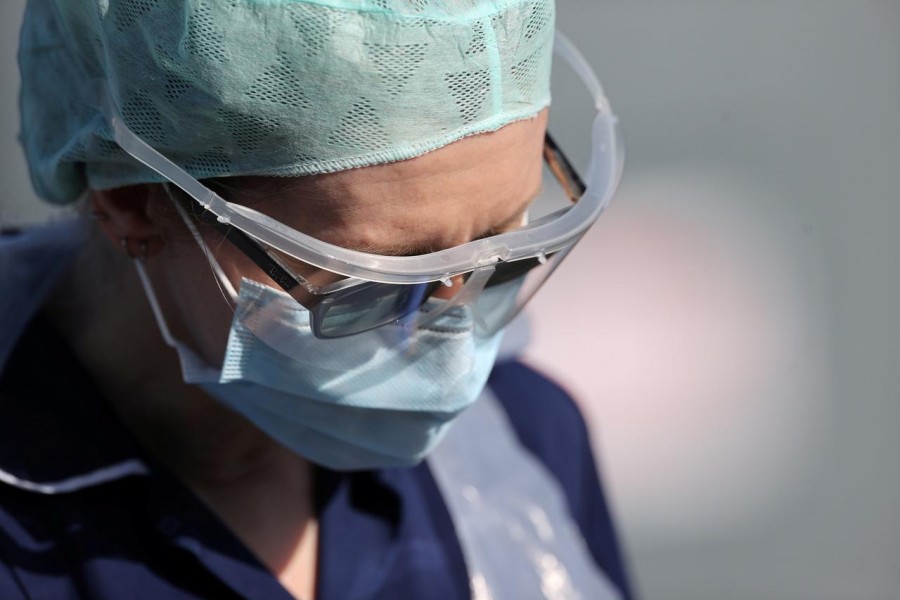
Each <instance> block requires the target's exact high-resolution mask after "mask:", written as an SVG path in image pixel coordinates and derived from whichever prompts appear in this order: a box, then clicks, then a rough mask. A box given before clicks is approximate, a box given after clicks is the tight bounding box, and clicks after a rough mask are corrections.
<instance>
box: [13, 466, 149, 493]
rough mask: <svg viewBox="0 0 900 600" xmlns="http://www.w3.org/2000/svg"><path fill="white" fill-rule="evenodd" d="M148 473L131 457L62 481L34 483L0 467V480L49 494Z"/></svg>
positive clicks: (27, 489)
mask: <svg viewBox="0 0 900 600" xmlns="http://www.w3.org/2000/svg"><path fill="white" fill-rule="evenodd" d="M149 473H150V470H149V469H148V468H147V466H146V465H145V464H144V463H142V462H141V461H139V460H137V459H131V460H126V461H124V462H120V463H116V464H114V465H110V466H108V467H103V468H102V469H97V470H96V471H92V472H90V473H87V474H85V475H76V476H75V477H69V478H68V479H63V480H62V481H53V482H50V483H35V482H33V481H28V480H25V479H20V478H19V477H16V476H15V475H13V474H12V473H8V472H6V471H3V470H2V469H0V482H2V483H5V484H7V485H11V486H13V487H17V488H19V489H21V490H25V491H27V492H35V493H37V494H46V495H48V496H50V495H54V494H67V493H69V492H77V491H79V490H82V489H85V488H89V487H93V486H95V485H100V484H102V483H109V482H110V481H115V480H116V479H122V478H123V477H128V476H129V475H148V474H149Z"/></svg>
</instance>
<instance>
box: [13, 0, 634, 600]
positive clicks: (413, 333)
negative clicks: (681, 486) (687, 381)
mask: <svg viewBox="0 0 900 600" xmlns="http://www.w3.org/2000/svg"><path fill="white" fill-rule="evenodd" d="M553 22H554V6H553V4H552V2H551V1H550V0H504V1H500V0H359V1H357V2H347V1H345V0H297V1H290V2H279V1H273V2H250V1H248V0H232V1H230V2H212V1H210V0H111V1H110V0H105V1H100V0H96V1H85V2H78V3H75V2H63V1H61V0H29V2H28V6H27V10H26V15H25V21H24V26H23V30H22V37H21V46H20V54H19V58H20V66H21V73H22V103H21V112H22V142H23V145H24V149H25V153H26V156H27V159H28V164H29V167H30V170H31V175H32V180H33V182H34V187H35V189H36V191H37V192H38V194H39V195H40V196H42V197H43V198H44V199H46V200H48V201H50V202H54V203H58V204H74V205H75V206H76V207H78V208H77V209H76V211H75V213H76V214H75V216H73V218H71V219H67V220H63V221H60V222H56V223H51V224H49V225H47V226H45V227H41V228H37V229H33V230H29V231H24V232H20V233H18V234H10V235H7V236H4V237H3V241H2V245H0V282H2V283H0V286H2V288H3V290H4V292H3V294H2V296H3V299H2V300H0V324H2V329H0V331H2V335H0V368H2V375H0V597H2V598H4V599H7V598H10V599H12V598H37V597H42V598H122V597H135V598H266V599H269V598H289V597H294V598H304V599H312V598H316V599H320V600H321V599H332V598H334V599H344V600H347V599H356V598H358V599H369V598H372V599H374V598H379V599H388V598H391V599H396V598H414V599H430V598H435V599H438V598H440V599H450V598H470V597H474V598H488V597H490V598H544V597H546V598H576V597H582V598H588V597H589V598H598V599H599V598H629V597H631V592H630V589H629V584H628V580H627V577H626V574H625V569H624V567H623V561H622V558H621V553H620V550H619V548H618V544H617V542H616V536H615V533H614V528H613V525H612V520H611V518H610V513H609V511H608V509H607V506H606V503H605V500H604V496H603V493H602V490H601V487H600V484H599V480H598V476H597V470H596V465H595V463H594V460H593V458H592V456H591V451H590V444H589V438H588V435H587V432H586V428H585V425H584V423H583V421H582V419H581V416H580V414H579V413H578V410H577V408H576V406H575V404H574V403H573V402H572V400H571V399H570V398H569V397H568V396H567V395H566V394H565V392H564V391H562V389H561V388H560V387H558V386H557V385H555V384H554V383H552V382H550V381H549V380H548V379H546V378H545V377H543V376H542V375H540V374H539V373H537V372H536V371H534V370H532V369H531V368H529V367H527V366H525V365H524V364H523V363H522V362H520V361H518V360H517V352H518V351H520V350H521V347H520V346H521V343H520V341H517V340H519V339H520V338H521V337H522V335H521V330H519V329H517V328H518V327H520V326H519V325H511V326H510V328H511V330H510V331H509V332H507V336H506V340H505V345H504V346H503V349H502V350H501V343H502V337H503V336H502V333H503V331H504V329H505V328H507V326H508V325H509V323H510V321H512V320H513V318H514V317H515V316H516V315H517V314H518V313H519V311H520V309H521V308H522V306H523V304H524V303H525V302H526V301H527V300H528V299H529V298H530V297H531V295H532V294H533V292H534V290H535V289H537V287H539V286H540V285H541V284H542V283H543V282H544V280H546V278H547V277H548V276H549V275H550V273H551V272H552V271H553V269H554V268H555V267H556V266H557V265H558V264H559V262H560V261H561V260H562V259H563V258H564V256H565V255H566V253H567V252H568V251H569V250H570V249H571V247H572V246H573V245H574V243H575V242H577V240H578V239H579V238H580V237H581V236H582V235H583V234H584V232H585V231H586V230H587V228H588V227H590V225H591V224H592V223H593V221H594V220H596V218H597V216H598V215H599V213H600V211H601V210H602V208H603V206H605V203H606V202H608V200H609V197H610V196H611V194H612V192H613V191H614V189H615V185H616V183H617V181H618V174H619V171H618V169H619V168H620V165H619V164H618V161H620V159H621V157H620V153H619V152H618V150H617V146H616V144H615V143H614V142H615V139H614V136H615V130H614V127H612V125H611V123H612V117H611V115H610V114H609V113H608V110H605V107H604V105H603V104H602V102H600V100H602V99H603V97H602V93H600V94H599V95H596V94H595V100H597V102H598V107H599V109H600V112H601V114H600V116H599V117H598V119H597V121H596V122H595V124H594V128H593V130H592V131H593V132H594V138H595V139H594V144H595V147H598V148H599V151H598V152H595V156H594V157H593V158H592V161H593V162H592V168H591V170H590V171H591V173H590V177H589V178H588V181H587V184H586V185H585V183H584V182H582V180H581V179H580V177H579V175H578V174H577V173H576V171H575V170H574V169H573V168H572V167H571V165H570V164H569V162H568V161H567V159H566V158H565V156H564V154H563V153H562V151H561V150H560V148H559V147H558V146H557V145H556V143H555V141H554V140H553V138H552V137H550V136H549V134H548V133H547V119H548V107H549V103H550V96H549V87H550V76H549V74H550V65H551V60H552V58H551V57H552V49H553V46H554V28H553ZM560 43H563V42H560V41H559V40H557V45H559V44H560ZM569 55H570V56H575V55H574V54H573V51H570V52H569ZM573 60H574V59H573ZM573 64H575V65H576V66H577V65H579V64H581V63H579V62H578V61H577V60H575V61H574V63H573ZM582 66H583V65H582ZM598 89H599V88H598ZM604 136H605V137H604ZM598 139H599V142H598ZM545 162H546V163H547V164H548V165H549V167H550V170H551V171H552V173H553V174H554V175H555V176H556V177H555V178H554V177H549V179H550V180H551V181H558V185H559V186H560V189H561V190H562V192H561V196H560V197H562V198H563V199H564V205H565V206H564V208H562V209H560V210H556V209H553V210H549V211H545V212H546V214H541V211H540V210H539V207H538V206H537V203H536V201H535V198H538V197H542V192H541V190H542V188H543V189H545V190H546V188H547V187H548V185H549V183H548V181H547V179H548V178H545V175H544V166H543V165H544V163H545ZM585 188H586V189H585ZM89 217H90V218H89ZM516 322H520V321H516ZM498 356H499V358H498ZM476 400H477V402H476ZM426 457H427V459H426Z"/></svg>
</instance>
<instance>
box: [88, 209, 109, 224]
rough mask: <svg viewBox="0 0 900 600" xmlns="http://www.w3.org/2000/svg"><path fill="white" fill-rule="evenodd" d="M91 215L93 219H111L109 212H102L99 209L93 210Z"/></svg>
mask: <svg viewBox="0 0 900 600" xmlns="http://www.w3.org/2000/svg"><path fill="white" fill-rule="evenodd" d="M90 217H91V220H93V221H106V220H108V219H109V215H108V214H106V213H105V212H100V211H99V210H92V211H91V214H90Z"/></svg>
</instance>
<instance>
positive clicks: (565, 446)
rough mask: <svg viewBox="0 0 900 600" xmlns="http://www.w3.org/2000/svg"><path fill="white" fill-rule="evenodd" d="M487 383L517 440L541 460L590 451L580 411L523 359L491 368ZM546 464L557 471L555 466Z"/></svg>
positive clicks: (564, 391)
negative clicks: (507, 418)
mask: <svg viewBox="0 0 900 600" xmlns="http://www.w3.org/2000/svg"><path fill="white" fill-rule="evenodd" d="M488 385H489V386H490V388H491V390H492V391H493V392H494V394H495V395H496V396H497V398H498V399H499V400H500V403H501V404H502V405H503V408H504V410H505V411H506V414H507V416H508V417H509V420H510V422H511V424H512V426H513V428H514V429H515V431H516V434H517V435H518V437H519V441H520V442H521V443H522V444H523V445H524V446H525V447H526V448H528V449H529V450H530V451H532V452H533V453H534V454H536V455H537V456H538V457H539V458H541V459H542V461H543V462H545V463H547V462H551V463H557V462H559V461H560V460H562V461H571V460H572V459H573V458H576V457H577V456H583V455H584V454H585V453H590V437H589V436H588V431H587V426H586V425H585V421H584V417H583V416H582V413H581V410H580V409H579V408H578V405H577V404H576V403H575V401H574V400H573V398H572V396H571V395H570V394H569V393H568V392H567V391H566V390H565V389H564V388H563V387H561V386H560V385H559V384H557V383H556V382H554V381H553V380H551V379H550V378H548V377H547V376H545V375H543V374H542V373H540V372H538V371H537V370H535V369H534V368H532V367H530V366H528V365H526V364H524V363H522V362H519V361H508V362H503V363H500V364H498V365H497V366H496V367H494V371H493V372H492V373H491V377H490V379H489V380H488ZM547 466H548V467H550V470H551V471H552V472H557V470H556V469H554V468H553V467H554V466H557V465H555V464H554V465H547ZM559 466H560V467H564V465H559Z"/></svg>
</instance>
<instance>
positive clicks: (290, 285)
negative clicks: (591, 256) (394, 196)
mask: <svg viewBox="0 0 900 600" xmlns="http://www.w3.org/2000/svg"><path fill="white" fill-rule="evenodd" d="M543 157H544V162H545V164H546V165H547V167H548V168H549V170H550V172H551V173H553V175H554V176H555V177H556V179H557V181H558V182H559V184H560V185H561V187H562V189H563V191H564V192H565V194H566V196H567V197H568V198H569V200H570V201H571V202H572V203H575V202H578V201H579V200H580V199H581V197H582V196H583V195H584V192H585V189H586V186H585V184H584V181H583V180H582V179H581V177H580V176H579V174H578V173H577V171H576V170H575V168H574V167H573V166H572V164H571V162H570V161H569V159H568V158H567V157H566V155H565V154H564V153H563V151H562V150H561V149H560V147H559V145H558V144H557V143H556V142H555V141H554V139H553V137H552V136H551V135H550V133H547V134H546V135H545V138H544V150H543ZM166 189H167V190H168V191H169V195H170V197H171V198H172V199H173V200H174V201H176V202H178V204H179V205H180V206H181V208H182V209H183V210H184V212H185V213H187V214H188V215H191V216H193V217H194V218H196V219H197V220H199V221H200V222H202V223H205V224H207V225H211V226H212V227H213V228H214V229H215V230H216V231H217V232H218V233H220V234H221V235H222V236H223V238H224V239H225V240H227V241H228V242H229V243H231V244H232V245H233V246H234V247H235V248H236V249H237V250H239V251H240V252H241V253H242V254H244V255H245V256H246V257H247V258H249V259H250V260H251V261H252V262H253V263H254V264H256V266H257V267H259V268H260V269H261V270H262V272H263V273H265V274H266V275H267V276H268V277H269V278H270V279H271V280H272V281H274V282H275V283H276V284H278V286H279V287H281V289H283V290H284V291H285V292H287V294H288V295H290V296H291V297H292V298H293V299H294V300H296V301H297V302H298V303H299V304H300V305H301V306H303V307H304V308H306V309H307V310H309V311H310V314H311V318H310V324H311V326H312V330H313V333H314V334H315V335H316V336H317V337H320V338H337V337H345V336H349V335H355V334H357V333H362V332H364V331H368V330H370V329H374V328H376V327H381V326H382V325H385V324H387V323H391V322H395V321H398V320H400V319H403V318H404V317H407V316H408V315H410V314H411V313H413V312H414V311H417V310H419V309H420V308H421V307H422V306H423V305H424V304H425V302H426V301H428V299H429V298H431V297H432V295H433V294H434V292H435V290H437V289H438V288H440V287H441V286H442V285H446V284H445V283H444V282H442V281H441V280H438V281H428V282H423V283H412V284H394V283H382V282H373V281H364V280H360V279H357V278H348V277H343V276H339V275H336V274H333V275H335V276H334V277H332V279H336V281H331V282H329V283H325V284H324V285H322V284H318V283H314V282H313V281H311V280H310V279H308V278H306V277H304V276H303V275H301V274H299V273H298V272H297V271H296V270H295V269H291V267H289V266H288V265H287V264H285V261H284V260H283V259H282V258H280V257H279V256H278V255H277V254H276V253H275V252H274V251H273V250H272V249H270V248H267V247H266V245H265V244H264V243H262V242H260V241H259V240H256V239H255V238H253V237H252V236H250V235H248V234H246V233H244V232H243V231H241V230H240V229H238V228H236V227H234V226H232V225H230V224H227V223H224V222H222V221H221V220H220V219H219V218H218V217H217V216H216V215H215V213H213V212H211V211H209V210H199V206H198V204H197V203H196V202H194V201H193V200H192V199H191V198H190V197H189V196H187V195H185V194H181V193H177V192H175V193H173V192H172V190H171V189H169V187H168V184H167V185H166ZM548 260H549V257H547V256H546V255H544V256H542V257H533V258H528V259H522V260H517V261H512V262H502V263H499V264H497V265H496V267H495V268H494V271H493V273H492V274H491V277H490V278H489V279H488V280H487V281H486V282H485V284H484V288H486V289H487V288H491V287H495V286H499V285H502V284H505V283H508V282H510V281H514V280H517V279H520V278H523V277H525V276H526V275H527V274H528V272H529V271H531V270H533V269H535V268H537V267H540V266H542V265H545V264H547V263H548ZM547 274H548V275H549V273H547ZM469 275H470V274H466V275H464V276H463V281H464V282H465V281H467V280H468V278H469ZM361 306H364V307H366V310H365V311H359V310H357V309H358V307H361ZM348 314H356V315H360V316H357V318H355V319H352V320H351V319H347V318H346V316H347V315H348ZM504 324H505V323H504ZM497 328H499V327H497ZM491 329H495V328H494V327H492V328H491Z"/></svg>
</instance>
